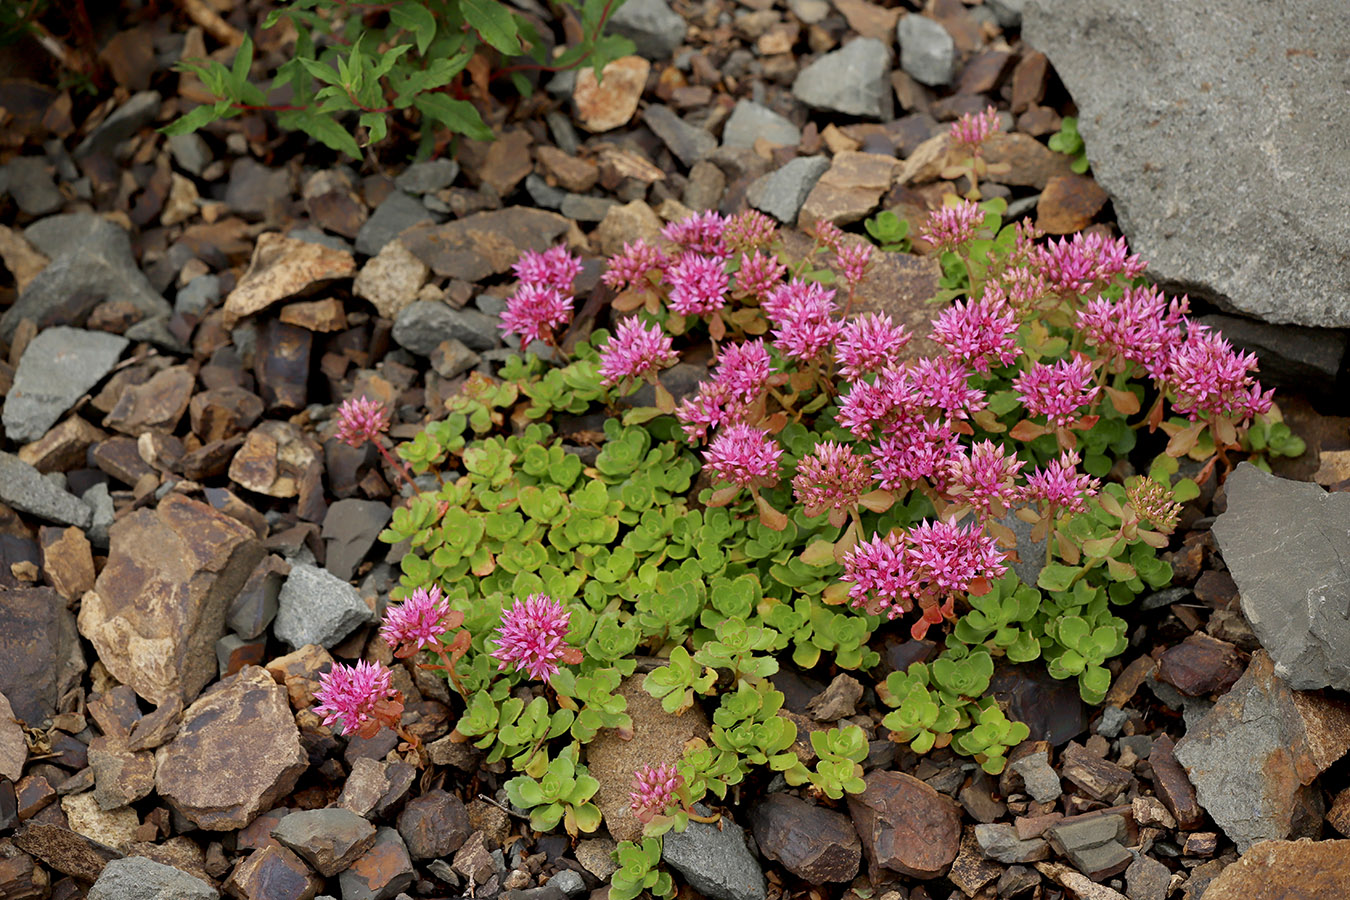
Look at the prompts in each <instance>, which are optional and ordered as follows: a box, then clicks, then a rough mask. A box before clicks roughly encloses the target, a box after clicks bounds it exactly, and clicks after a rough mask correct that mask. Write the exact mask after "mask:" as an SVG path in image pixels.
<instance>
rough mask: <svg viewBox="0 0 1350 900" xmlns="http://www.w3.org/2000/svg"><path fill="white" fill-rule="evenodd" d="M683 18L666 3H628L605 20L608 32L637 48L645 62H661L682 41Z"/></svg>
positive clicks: (640, 0) (651, 0)
mask: <svg viewBox="0 0 1350 900" xmlns="http://www.w3.org/2000/svg"><path fill="white" fill-rule="evenodd" d="M685 27H686V26H685V22H684V18H683V17H681V16H680V15H679V14H677V13H676V12H675V11H674V10H672V9H671V8H670V6H668V5H667V4H666V0H628V2H626V3H624V4H623V5H622V6H620V7H619V8H618V9H617V10H615V11H614V14H613V15H612V16H610V18H609V31H610V32H611V33H613V34H619V35H623V36H624V37H626V38H628V39H629V40H631V41H632V42H633V43H634V44H635V45H637V52H638V53H639V54H640V55H642V56H645V57H647V58H648V59H654V60H658V61H659V60H664V59H666V58H668V57H669V56H670V54H671V53H672V52H674V50H675V48H676V47H678V46H680V44H681V43H683V42H684V32H685Z"/></svg>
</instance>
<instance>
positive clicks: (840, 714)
mask: <svg viewBox="0 0 1350 900" xmlns="http://www.w3.org/2000/svg"><path fill="white" fill-rule="evenodd" d="M862 695H863V686H862V682H860V681H858V679H856V678H854V677H852V676H851V675H845V674H843V673H842V672H841V673H840V674H838V675H836V676H834V680H833V681H831V682H830V686H829V687H827V688H826V689H825V690H823V691H821V692H820V693H819V694H817V695H816V696H814V697H812V698H811V699H810V701H808V702H807V704H806V709H807V711H808V712H810V713H811V715H813V716H815V718H816V721H817V722H836V721H838V720H839V719H844V718H847V717H848V716H851V715H853V714H854V712H856V707H857V704H858V701H859V700H861V699H862Z"/></svg>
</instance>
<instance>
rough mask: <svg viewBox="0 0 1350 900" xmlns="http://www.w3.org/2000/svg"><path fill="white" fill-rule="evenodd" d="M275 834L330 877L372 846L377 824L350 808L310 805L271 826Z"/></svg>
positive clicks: (274, 835) (318, 870) (284, 843)
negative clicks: (315, 806) (314, 807)
mask: <svg viewBox="0 0 1350 900" xmlns="http://www.w3.org/2000/svg"><path fill="white" fill-rule="evenodd" d="M272 837H274V838H276V839H277V840H278V841H280V842H281V844H282V846H284V847H287V848H288V849H290V850H294V851H295V852H296V853H298V854H299V855H300V856H302V857H304V859H305V861H306V862H308V863H309V864H310V865H312V866H313V867H314V869H315V871H317V872H318V873H319V874H320V875H322V876H324V877H325V878H331V877H332V876H334V875H336V874H338V873H339V872H341V871H342V870H343V869H345V868H347V867H348V866H349V865H351V864H352V862H354V861H355V860H356V859H357V857H359V856H361V854H363V853H365V852H366V851H367V850H369V849H370V847H371V845H372V844H374V843H375V826H374V825H372V824H370V823H369V822H367V821H366V820H365V818H363V817H362V816H358V815H357V814H356V813H354V812H352V811H351V810H349V809H342V808H340V807H331V808H328V809H307V810H298V811H296V812H293V813H291V814H290V815H288V816H286V817H284V818H283V819H282V820H281V821H280V822H278V823H277V826H276V827H275V828H273V829H272Z"/></svg>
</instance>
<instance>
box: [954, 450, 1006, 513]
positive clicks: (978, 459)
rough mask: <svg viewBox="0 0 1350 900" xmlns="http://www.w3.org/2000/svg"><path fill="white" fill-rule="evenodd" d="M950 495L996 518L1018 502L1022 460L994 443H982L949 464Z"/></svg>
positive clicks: (959, 455) (979, 511) (977, 510)
mask: <svg viewBox="0 0 1350 900" xmlns="http://www.w3.org/2000/svg"><path fill="white" fill-rule="evenodd" d="M947 470H948V476H947V477H948V487H947V493H948V494H950V495H951V496H952V497H954V498H956V499H957V500H959V501H961V502H964V503H965V504H966V505H967V506H969V507H970V508H971V509H973V510H975V512H976V514H977V515H978V516H980V518H989V517H994V518H997V517H999V516H1001V515H1003V514H1004V513H1005V512H1007V509H1008V507H1009V506H1011V505H1012V504H1013V502H1014V501H1015V500H1016V499H1017V495H1018V488H1017V473H1018V472H1020V471H1021V470H1022V461H1021V460H1020V459H1018V458H1017V457H1016V455H1014V454H1010V453H1008V452H1007V451H1006V450H1004V449H1003V448H1002V447H1000V446H999V445H998V444H995V443H994V442H992V441H981V442H979V443H977V444H975V445H974V446H973V447H971V448H970V453H969V454H966V453H960V454H958V455H956V456H955V457H953V458H952V459H951V460H949V461H948V463H947Z"/></svg>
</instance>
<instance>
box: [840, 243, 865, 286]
mask: <svg viewBox="0 0 1350 900" xmlns="http://www.w3.org/2000/svg"><path fill="white" fill-rule="evenodd" d="M871 267H872V245H871V244H864V243H861V242H859V243H856V244H849V245H848V246H847V247H840V248H839V250H838V251H837V252H836V253H835V254H834V268H835V271H836V272H838V274H839V281H840V283H841V284H843V286H844V289H845V290H847V291H854V290H857V288H858V285H860V284H862V281H863V279H864V278H866V277H867V270H868V269H870V268H871Z"/></svg>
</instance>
